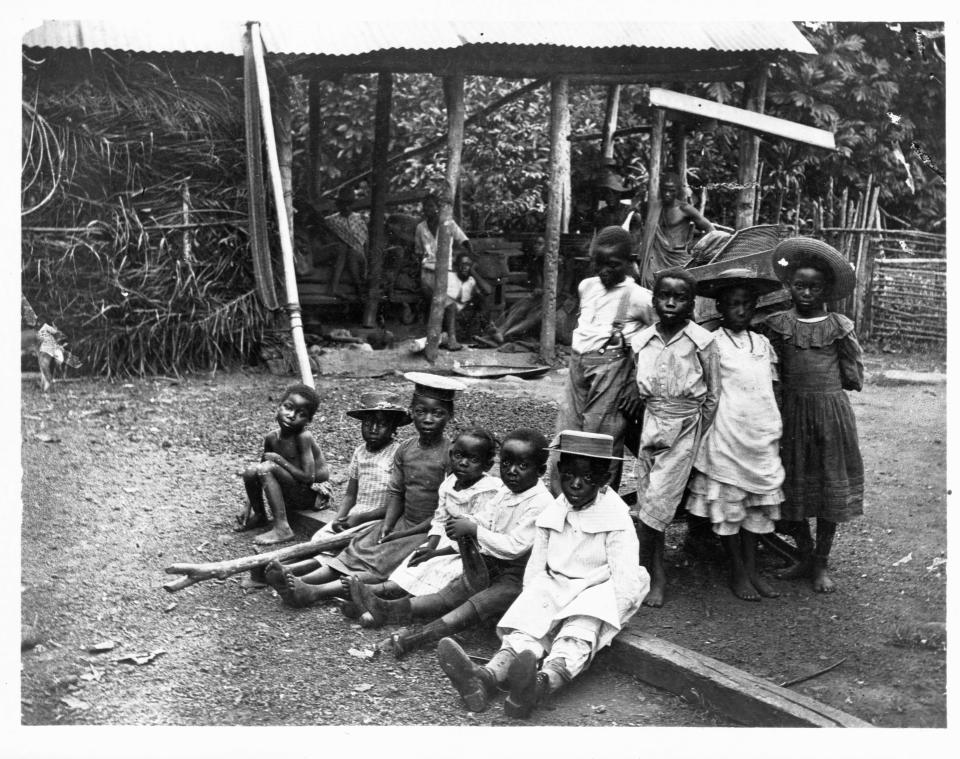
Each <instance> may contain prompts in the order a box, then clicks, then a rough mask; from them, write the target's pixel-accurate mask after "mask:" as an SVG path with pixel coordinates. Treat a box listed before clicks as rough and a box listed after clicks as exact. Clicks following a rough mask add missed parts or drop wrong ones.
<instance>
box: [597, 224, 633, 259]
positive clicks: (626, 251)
mask: <svg viewBox="0 0 960 759" xmlns="http://www.w3.org/2000/svg"><path fill="white" fill-rule="evenodd" d="M600 248H605V249H607V250H609V251H610V252H611V253H612V254H614V255H616V256H619V257H620V258H622V259H623V260H624V261H629V260H630V259H631V258H632V257H633V238H632V237H631V236H630V233H629V232H628V231H627V230H625V229H624V228H623V227H618V226H612V227H604V228H603V229H601V230H600V231H599V232H597V236H596V237H594V238H593V241H592V242H591V243H590V257H591V258H592V257H594V256H596V255H597V251H598V250H599V249H600Z"/></svg>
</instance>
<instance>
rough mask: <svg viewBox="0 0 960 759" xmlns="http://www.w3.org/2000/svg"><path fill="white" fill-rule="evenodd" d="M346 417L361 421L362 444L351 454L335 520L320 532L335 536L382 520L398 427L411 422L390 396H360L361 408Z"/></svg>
mask: <svg viewBox="0 0 960 759" xmlns="http://www.w3.org/2000/svg"><path fill="white" fill-rule="evenodd" d="M347 416H350V417H353V418H354V419H359V420H360V434H361V436H362V437H363V444H361V445H358V446H357V447H356V448H355V449H354V451H353V457H352V458H351V459H350V465H349V466H348V468H347V477H348V480H347V491H346V493H344V496H343V501H342V502H341V503H340V508H339V509H338V510H337V516H336V518H335V519H334V520H333V521H332V522H330V524H328V525H327V526H326V527H324V528H323V529H322V530H320V532H322V533H335V532H342V531H343V530H345V529H347V528H350V527H356V526H357V525H359V524H363V523H364V522H373V521H376V520H378V519H383V517H384V515H385V514H386V513H387V485H388V484H389V482H390V474H391V473H392V472H393V457H394V454H396V452H397V446H398V445H400V444H399V443H398V442H397V441H396V440H395V439H394V435H395V434H396V432H397V428H398V427H402V426H404V425H406V424H410V422H411V421H412V420H411V419H410V415H409V414H408V413H407V410H406V409H405V408H403V407H402V406H400V404H399V398H398V397H397V396H396V395H394V394H392V393H385V392H371V393H364V394H363V395H361V396H360V408H355V409H351V410H350V411H348V412H347Z"/></svg>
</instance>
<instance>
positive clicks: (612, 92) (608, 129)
mask: <svg viewBox="0 0 960 759" xmlns="http://www.w3.org/2000/svg"><path fill="white" fill-rule="evenodd" d="M620 87H621V85H619V84H611V85H608V87H607V108H606V112H605V113H604V116H603V132H602V134H603V142H601V143H600V155H601V157H603V158H613V135H614V133H615V132H616V131H617V116H618V114H619V113H620Z"/></svg>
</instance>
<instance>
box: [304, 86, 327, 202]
mask: <svg viewBox="0 0 960 759" xmlns="http://www.w3.org/2000/svg"><path fill="white" fill-rule="evenodd" d="M307 108H308V113H307V130H308V131H307V152H308V153H309V157H310V177H309V180H308V182H307V192H308V197H309V198H310V202H311V203H316V202H317V200H319V199H320V193H321V192H322V190H323V181H322V172H321V166H320V129H321V127H322V124H321V123H320V78H319V77H317V76H311V77H310V80H309V84H308V85H307Z"/></svg>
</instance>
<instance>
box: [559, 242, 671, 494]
mask: <svg viewBox="0 0 960 759" xmlns="http://www.w3.org/2000/svg"><path fill="white" fill-rule="evenodd" d="M632 246H633V240H632V238H631V237H630V233H629V232H627V231H626V230H624V229H621V228H620V227H606V228H605V229H602V230H601V231H600V233H599V234H598V235H597V236H596V237H595V238H594V240H593V242H592V243H591V246H590V249H591V254H592V256H593V260H594V266H595V268H596V270H597V276H595V277H588V278H587V279H585V280H583V281H582V282H581V283H580V287H579V293H580V313H579V316H578V318H577V326H576V329H574V331H573V338H572V340H571V349H572V350H571V354H570V372H569V374H568V376H567V383H566V389H565V390H564V397H563V399H562V400H561V403H560V411H559V413H558V415H557V429H558V430H564V429H572V430H583V431H584V432H600V433H604V434H607V435H611V436H612V437H613V440H614V443H613V452H614V456H615V457H614V458H611V459H610V462H609V463H610V484H611V487H612V488H613V489H614V490H616V488H617V487H618V486H619V485H620V468H621V466H622V459H620V458H619V456H620V455H621V454H622V453H623V435H624V431H625V429H626V426H627V416H625V414H629V415H636V413H637V411H638V410H639V403H638V401H637V397H636V391H635V389H634V387H633V382H632V377H633V363H632V362H631V359H630V355H629V350H628V344H627V341H629V339H630V338H631V337H633V336H634V335H635V334H636V333H638V332H639V331H640V330H642V329H643V328H644V326H646V325H648V324H651V323H653V320H654V314H653V308H652V304H651V293H650V291H649V290H647V289H645V288H643V287H640V285H638V284H637V283H636V282H635V281H634V280H633V279H632V278H630V277H628V276H627V272H628V270H629V269H630V268H631V266H632V259H631V250H632ZM555 468H556V467H555V465H552V466H551V477H550V480H551V482H550V485H551V488H550V489H551V491H552V492H553V493H554V494H555V495H556V494H558V493H559V482H558V481H557V476H556V471H555Z"/></svg>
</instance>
